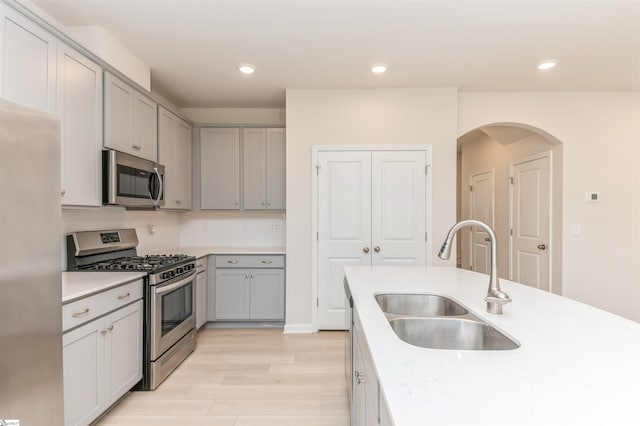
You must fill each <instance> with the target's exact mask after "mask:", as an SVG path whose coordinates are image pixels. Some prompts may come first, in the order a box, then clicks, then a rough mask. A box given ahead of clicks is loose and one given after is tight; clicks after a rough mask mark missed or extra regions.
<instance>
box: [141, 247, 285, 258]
mask: <svg viewBox="0 0 640 426" xmlns="http://www.w3.org/2000/svg"><path fill="white" fill-rule="evenodd" d="M154 253H162V254H169V253H173V254H175V253H180V254H186V255H189V256H195V257H203V256H208V255H210V254H285V253H286V250H285V248H284V247H173V248H170V249H167V250H160V251H158V250H154V251H153V252H149V253H141V254H143V255H144V254H154Z"/></svg>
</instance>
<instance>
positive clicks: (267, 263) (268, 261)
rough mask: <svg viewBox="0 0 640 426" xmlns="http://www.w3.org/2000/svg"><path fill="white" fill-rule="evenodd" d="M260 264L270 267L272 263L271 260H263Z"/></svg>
mask: <svg viewBox="0 0 640 426" xmlns="http://www.w3.org/2000/svg"><path fill="white" fill-rule="evenodd" d="M262 263H264V264H265V265H270V264H272V263H273V260H263V261H262Z"/></svg>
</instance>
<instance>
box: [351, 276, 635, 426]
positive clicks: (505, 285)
mask: <svg viewBox="0 0 640 426" xmlns="http://www.w3.org/2000/svg"><path fill="white" fill-rule="evenodd" d="M345 274H346V278H347V281H348V285H349V289H350V291H351V294H352V297H353V302H354V316H356V320H357V321H358V322H359V330H358V331H359V332H361V333H362V337H363V338H362V339H361V341H360V344H363V342H364V344H366V347H367V349H368V352H369V353H370V360H371V364H372V365H373V366H374V370H375V372H374V373H375V376H377V380H378V383H379V389H380V393H379V399H380V401H381V402H380V404H381V406H383V407H384V408H385V409H386V411H388V415H389V417H390V420H391V421H392V423H393V424H394V425H395V426H410V425H416V426H417V425H431V424H433V425H494V426H495V425H509V426H514V425H639V424H640V405H639V404H638V403H639V401H640V324H638V323H635V322H633V321H630V320H627V319H624V318H621V317H619V316H616V315H613V314H610V313H607V312H604V311H602V310H599V309H597V308H594V307H591V306H588V305H585V304H582V303H579V302H576V301H573V300H570V299H568V298H564V297H560V296H557V295H554V294H551V293H547V292H544V291H540V290H537V289H534V288H531V287H528V286H525V285H521V284H517V283H514V282H510V281H507V280H501V285H502V290H504V291H505V292H506V293H508V294H509V295H510V296H511V298H512V299H513V302H512V303H509V304H507V305H505V306H504V314H503V315H493V314H488V313H487V312H486V304H485V302H484V300H483V299H484V297H485V295H486V293H487V286H488V276H487V275H483V274H478V273H475V272H470V271H466V270H461V269H456V268H450V267H356V266H353V267H351V266H348V267H345ZM603 291H606V283H603ZM389 292H398V293H431V294H439V295H444V296H448V297H450V298H452V299H454V300H455V301H457V302H459V303H460V304H462V305H463V306H465V307H466V308H468V309H469V310H470V311H471V312H472V313H473V314H474V315H476V316H477V317H479V318H481V319H483V320H484V321H486V322H488V323H489V324H491V325H492V326H494V327H495V328H497V329H498V330H500V331H501V332H503V333H504V334H506V335H508V336H509V337H511V338H512V339H514V340H516V341H517V342H518V343H519V344H520V347H519V348H517V349H513V350H485V351H480V350H443V349H427V348H421V347H417V346H412V345H410V344H408V343H405V342H403V341H401V340H400V339H399V338H398V337H397V336H396V334H395V333H394V331H393V330H392V329H391V327H390V325H389V322H388V321H387V319H386V318H385V315H384V314H383V312H382V311H381V309H380V307H379V306H378V304H377V302H376V301H375V299H374V295H375V294H378V293H389ZM367 380H368V381H371V380H373V374H372V372H368V376H367Z"/></svg>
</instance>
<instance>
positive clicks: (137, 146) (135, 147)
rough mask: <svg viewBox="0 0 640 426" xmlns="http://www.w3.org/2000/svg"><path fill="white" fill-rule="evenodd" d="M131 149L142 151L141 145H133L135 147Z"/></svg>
mask: <svg viewBox="0 0 640 426" xmlns="http://www.w3.org/2000/svg"><path fill="white" fill-rule="evenodd" d="M131 148H133V149H135V150H137V151H140V145H136V144H133V145H131Z"/></svg>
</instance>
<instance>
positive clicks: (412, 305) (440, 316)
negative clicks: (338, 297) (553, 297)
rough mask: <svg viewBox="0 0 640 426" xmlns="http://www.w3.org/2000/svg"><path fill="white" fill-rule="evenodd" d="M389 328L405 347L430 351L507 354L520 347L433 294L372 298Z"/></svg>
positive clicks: (386, 294)
mask: <svg viewBox="0 0 640 426" xmlns="http://www.w3.org/2000/svg"><path fill="white" fill-rule="evenodd" d="M375 299H376V302H378V305H379V306H380V309H382V312H384V314H385V316H386V317H387V320H388V321H389V324H390V325H391V328H392V329H393V331H394V332H395V333H396V335H397V336H398V337H399V338H400V339H401V340H403V341H404V342H406V343H409V344H411V345H414V346H419V347H422V348H430V349H457V350H508V349H516V348H518V347H520V344H519V343H518V342H516V341H514V340H512V339H511V338H509V337H508V336H506V335H505V334H503V333H502V332H500V331H499V330H497V329H496V328H494V327H493V326H491V325H489V324H488V323H486V322H485V321H483V320H482V319H480V318H478V317H476V316H475V315H473V313H471V312H469V310H468V309H467V308H465V307H464V306H462V305H460V304H459V303H458V302H456V301H454V300H452V299H450V298H448V297H445V296H440V295H436V294H423V293H415V294H405V293H383V294H377V295H375Z"/></svg>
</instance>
